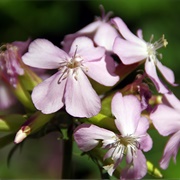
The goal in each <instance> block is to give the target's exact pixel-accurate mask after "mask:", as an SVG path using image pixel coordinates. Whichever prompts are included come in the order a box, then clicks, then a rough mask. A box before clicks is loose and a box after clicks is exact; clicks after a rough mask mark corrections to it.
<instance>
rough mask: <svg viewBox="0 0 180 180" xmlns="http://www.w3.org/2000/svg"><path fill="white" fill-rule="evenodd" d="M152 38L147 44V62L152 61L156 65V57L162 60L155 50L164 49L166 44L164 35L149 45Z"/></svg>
mask: <svg viewBox="0 0 180 180" xmlns="http://www.w3.org/2000/svg"><path fill="white" fill-rule="evenodd" d="M153 38H154V36H153V35H152V36H151V38H150V42H149V43H147V53H148V60H149V61H151V60H152V61H154V62H155V63H156V56H159V57H160V59H161V58H162V54H160V53H158V52H157V51H156V50H158V49H160V48H161V47H166V46H167V44H168V42H167V40H166V39H165V38H164V35H163V36H162V37H161V38H160V39H159V40H158V41H156V42H154V43H151V42H152V40H153Z"/></svg>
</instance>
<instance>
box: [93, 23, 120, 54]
mask: <svg viewBox="0 0 180 180" xmlns="http://www.w3.org/2000/svg"><path fill="white" fill-rule="evenodd" d="M117 36H119V35H118V32H117V31H116V30H115V28H113V27H112V26H111V25H110V24H108V23H103V24H102V25H101V26H100V27H99V28H98V30H97V32H96V33H95V36H94V41H95V43H96V44H97V45H98V46H102V47H104V48H106V50H109V51H112V46H113V43H114V40H115V38H116V37H117ZM107 37H108V38H107Z"/></svg>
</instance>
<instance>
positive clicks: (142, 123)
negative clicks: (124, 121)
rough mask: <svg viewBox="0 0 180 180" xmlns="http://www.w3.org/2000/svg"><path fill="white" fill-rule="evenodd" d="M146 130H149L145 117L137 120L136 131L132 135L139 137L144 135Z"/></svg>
mask: <svg viewBox="0 0 180 180" xmlns="http://www.w3.org/2000/svg"><path fill="white" fill-rule="evenodd" d="M148 128H149V121H148V119H147V118H145V117H141V118H140V119H139V123H138V126H137V129H136V132H135V133H134V135H137V136H141V135H143V134H146V131H147V130H148Z"/></svg>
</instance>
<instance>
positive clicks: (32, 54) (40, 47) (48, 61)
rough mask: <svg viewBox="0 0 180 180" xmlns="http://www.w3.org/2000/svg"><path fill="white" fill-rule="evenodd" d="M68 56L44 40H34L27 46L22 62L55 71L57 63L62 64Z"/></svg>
mask: <svg viewBox="0 0 180 180" xmlns="http://www.w3.org/2000/svg"><path fill="white" fill-rule="evenodd" d="M68 58H69V56H68V55H67V53H66V52H64V51H63V50H61V49H59V48H58V47H57V46H55V45H53V44H52V43H51V42H50V41H48V40H46V39H36V40H35V41H33V42H32V43H31V44H30V46H29V52H27V53H26V54H25V55H24V56H23V57H22V60H23V62H24V63H25V64H27V65H29V66H32V67H37V68H42V69H43V68H44V69H57V68H58V67H59V63H61V62H64V61H65V60H66V59H68Z"/></svg>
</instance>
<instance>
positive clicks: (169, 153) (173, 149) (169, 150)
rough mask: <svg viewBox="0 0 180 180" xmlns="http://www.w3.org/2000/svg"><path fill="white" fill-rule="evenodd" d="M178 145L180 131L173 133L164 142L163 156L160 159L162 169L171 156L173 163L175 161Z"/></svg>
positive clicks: (179, 142)
mask: <svg viewBox="0 0 180 180" xmlns="http://www.w3.org/2000/svg"><path fill="white" fill-rule="evenodd" d="M179 147H180V131H178V132H177V133H175V134H174V135H173V136H172V137H171V138H170V139H169V141H168V143H167V144H166V147H165V149H164V153H163V157H162V159H161V161H160V167H161V168H162V169H166V168H167V167H168V165H169V161H170V159H171V157H173V159H174V163H176V155H177V153H178V149H179Z"/></svg>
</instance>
